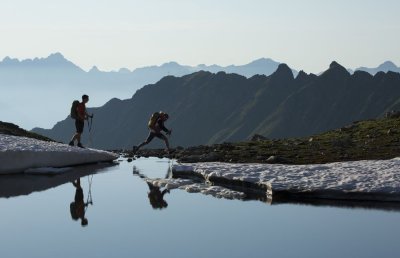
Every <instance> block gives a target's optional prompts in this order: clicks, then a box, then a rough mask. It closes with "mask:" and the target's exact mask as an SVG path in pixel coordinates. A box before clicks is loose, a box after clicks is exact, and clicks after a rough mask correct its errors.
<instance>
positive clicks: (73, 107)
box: [71, 100, 79, 119]
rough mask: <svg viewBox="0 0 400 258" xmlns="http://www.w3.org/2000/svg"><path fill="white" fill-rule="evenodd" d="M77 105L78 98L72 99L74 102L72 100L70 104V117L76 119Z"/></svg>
mask: <svg viewBox="0 0 400 258" xmlns="http://www.w3.org/2000/svg"><path fill="white" fill-rule="evenodd" d="M78 105H79V100H74V102H72V106H71V118H73V119H78V109H77V108H78Z"/></svg>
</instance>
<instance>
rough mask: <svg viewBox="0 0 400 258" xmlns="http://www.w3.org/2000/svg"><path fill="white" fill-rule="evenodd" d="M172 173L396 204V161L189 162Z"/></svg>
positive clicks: (399, 197)
mask: <svg viewBox="0 0 400 258" xmlns="http://www.w3.org/2000/svg"><path fill="white" fill-rule="evenodd" d="M173 170H174V171H179V174H182V173H184V171H187V172H190V173H195V174H200V175H202V176H203V177H204V178H205V179H215V178H217V179H224V180H228V181H230V182H249V183H252V184H255V185H258V186H260V187H262V188H264V189H268V190H270V191H272V192H273V193H278V192H283V191H286V192H291V193H314V194H317V195H318V194H321V196H323V197H326V198H331V197H332V196H331V194H334V195H335V197H338V194H344V195H345V196H344V195H343V197H342V198H348V197H349V196H350V195H351V194H368V196H367V195H364V196H362V195H358V196H357V197H354V196H353V197H352V198H355V199H363V198H367V199H372V200H392V201H400V173H399V171H400V158H395V159H391V160H366V161H352V162H337V163H330V164H324V165H279V164H231V163H219V162H210V163H193V164H184V165H175V166H174V167H173Z"/></svg>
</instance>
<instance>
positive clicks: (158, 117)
mask: <svg viewBox="0 0 400 258" xmlns="http://www.w3.org/2000/svg"><path fill="white" fill-rule="evenodd" d="M168 118H169V115H168V114H167V113H164V112H162V111H160V112H155V113H153V114H152V115H151V117H150V120H149V123H148V127H149V130H150V132H149V135H148V136H147V139H146V140H145V141H144V142H142V143H141V144H140V145H139V146H133V154H135V153H136V152H137V151H138V150H139V149H140V148H141V147H143V146H144V145H146V144H149V143H150V142H151V141H152V140H153V139H154V137H157V138H159V139H161V140H163V141H164V142H165V146H167V149H166V151H167V152H170V148H169V142H168V138H167V137H166V136H165V135H164V134H163V133H162V132H161V131H164V132H166V134H167V135H171V132H172V130H168V129H167V128H166V127H165V126H164V122H165V121H167V120H168Z"/></svg>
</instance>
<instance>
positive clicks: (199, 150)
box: [125, 118, 400, 164]
mask: <svg viewBox="0 0 400 258" xmlns="http://www.w3.org/2000/svg"><path fill="white" fill-rule="evenodd" d="M125 155H126V156H128V157H129V156H130V157H133V154H132V153H129V152H128V153H126V154H125ZM135 156H136V157H140V156H144V157H149V156H155V157H168V158H174V159H177V160H179V161H180V162H211V161H221V162H235V163H281V164H317V163H328V162H336V161H350V160H363V159H390V158H394V157H398V156H400V118H383V119H377V120H367V121H360V122H354V123H353V124H351V125H349V126H346V127H343V128H340V129H337V130H333V131H329V132H326V133H322V134H318V135H314V136H310V137H304V138H291V139H278V140H270V139H265V140H255V141H247V142H238V143H223V144H215V145H210V146H196V147H189V148H180V147H178V148H176V149H174V150H173V152H172V153H171V154H167V153H166V152H165V151H164V150H162V149H151V150H149V149H143V150H139V151H138V152H137V153H136V154H135Z"/></svg>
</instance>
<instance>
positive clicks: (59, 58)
mask: <svg viewBox="0 0 400 258" xmlns="http://www.w3.org/2000/svg"><path fill="white" fill-rule="evenodd" d="M44 60H45V61H48V62H52V63H64V62H68V60H67V59H65V57H64V56H63V55H62V54H61V53H60V52H56V53H53V54H50V55H49V56H48V57H47V58H44ZM33 61H39V59H34V60H33Z"/></svg>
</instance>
